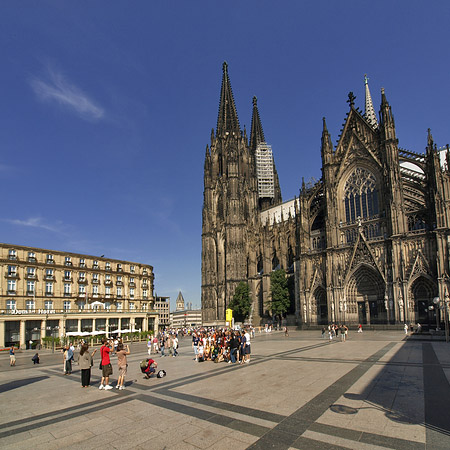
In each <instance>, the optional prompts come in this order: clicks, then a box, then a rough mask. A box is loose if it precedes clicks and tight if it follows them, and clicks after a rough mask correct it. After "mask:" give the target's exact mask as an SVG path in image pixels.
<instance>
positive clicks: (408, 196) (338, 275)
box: [202, 63, 450, 327]
mask: <svg viewBox="0 0 450 450" xmlns="http://www.w3.org/2000/svg"><path fill="white" fill-rule="evenodd" d="M365 91H366V99H365V100H366V102H365V111H364V112H362V111H361V110H359V109H358V108H357V107H355V104H354V99H355V97H354V96H353V93H349V100H348V103H349V111H348V113H347V116H346V120H345V123H344V127H343V130H342V133H341V135H340V137H339V140H338V143H337V145H336V147H333V144H332V142H331V137H330V134H329V132H328V130H327V126H326V122H325V119H323V131H322V140H321V155H322V177H321V179H320V181H318V182H316V183H314V184H308V185H306V184H305V183H303V184H302V186H301V187H300V191H299V196H298V197H296V198H294V199H291V200H289V201H284V202H283V201H282V197H281V189H280V184H279V180H278V175H277V171H276V168H275V163H274V158H273V155H272V151H271V148H270V146H269V145H268V144H267V142H266V140H265V137H264V133H263V128H262V124H261V120H260V116H259V112H258V107H257V102H256V98H254V99H253V115H252V123H251V131H250V137H249V138H248V137H247V132H246V130H245V127H244V130H243V131H242V130H241V127H240V124H239V119H238V115H237V110H236V106H235V102H234V98H233V93H232V89H231V84H230V79H229V75H228V66H227V64H226V63H224V65H223V78H222V86H221V93H220V101H219V114H218V119H217V127H216V130H215V132H214V130H212V132H211V142H210V145H208V146H207V147H206V155H205V165H204V199H203V222H202V311H203V323H204V324H211V325H213V324H217V325H219V324H223V323H224V322H225V310H226V308H227V305H228V304H229V302H230V301H231V299H232V297H233V295H234V291H235V289H236V287H237V285H238V284H239V283H240V282H241V281H244V282H246V283H248V285H249V287H250V293H251V299H252V311H251V314H250V318H249V320H250V321H251V322H252V323H253V324H254V325H259V324H261V323H263V322H265V321H267V320H268V319H269V318H270V311H268V310H267V304H268V300H270V274H271V272H272V271H273V270H275V269H283V270H284V271H285V272H286V276H287V277H288V279H289V280H290V286H291V289H290V292H291V310H290V313H291V315H292V317H295V320H296V323H297V325H299V326H314V325H325V324H328V323H333V322H335V323H342V322H345V323H347V324H358V323H361V324H370V325H377V324H379V325H389V324H391V325H396V324H400V323H401V324H403V323H416V322H419V323H421V324H422V325H423V326H425V327H426V326H427V325H428V326H429V327H433V326H434V327H439V325H440V322H441V321H443V320H444V314H443V311H441V310H440V307H442V306H443V305H445V302H447V303H448V298H449V295H448V292H449V288H450V277H449V249H450V237H449V235H450V230H449V223H450V222H449V221H450V173H449V170H448V169H449V168H450V165H449V163H450V153H449V152H448V146H447V147H446V148H443V149H438V148H437V146H436V145H435V143H434V141H433V138H432V135H431V132H430V131H429V132H428V142H427V147H426V151H425V153H423V154H421V153H416V152H412V151H408V150H404V149H401V148H400V147H399V146H398V139H397V136H396V130H395V123H394V117H393V114H392V110H391V106H390V105H389V103H388V101H387V99H386V95H385V93H384V90H382V93H381V106H380V112H379V120H377V116H376V114H375V112H374V108H373V103H372V99H371V96H370V91H369V87H368V84H367V78H366V79H365Z"/></svg>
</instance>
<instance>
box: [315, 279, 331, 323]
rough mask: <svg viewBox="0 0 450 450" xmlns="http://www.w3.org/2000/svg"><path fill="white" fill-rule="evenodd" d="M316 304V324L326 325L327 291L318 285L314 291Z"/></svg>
mask: <svg viewBox="0 0 450 450" xmlns="http://www.w3.org/2000/svg"><path fill="white" fill-rule="evenodd" d="M314 300H315V305H316V315H317V325H328V304H327V293H326V291H325V289H324V288H322V287H318V288H317V289H316V290H315V291H314Z"/></svg>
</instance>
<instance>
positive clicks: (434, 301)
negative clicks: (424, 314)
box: [430, 297, 441, 331]
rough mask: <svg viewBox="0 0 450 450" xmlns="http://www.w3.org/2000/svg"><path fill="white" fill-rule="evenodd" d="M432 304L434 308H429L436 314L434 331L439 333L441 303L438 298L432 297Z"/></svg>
mask: <svg viewBox="0 0 450 450" xmlns="http://www.w3.org/2000/svg"><path fill="white" fill-rule="evenodd" d="M433 303H434V307H433V306H431V307H430V308H431V309H434V313H435V314H436V331H439V330H440V328H439V313H438V312H439V305H440V303H441V300H440V298H439V297H434V298H433Z"/></svg>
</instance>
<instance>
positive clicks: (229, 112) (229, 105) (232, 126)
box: [217, 62, 240, 136]
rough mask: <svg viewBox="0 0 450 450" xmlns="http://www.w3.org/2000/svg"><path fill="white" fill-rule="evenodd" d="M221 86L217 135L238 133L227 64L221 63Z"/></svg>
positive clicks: (237, 120)
mask: <svg viewBox="0 0 450 450" xmlns="http://www.w3.org/2000/svg"><path fill="white" fill-rule="evenodd" d="M222 70H223V76H222V88H221V90H220V103H219V116H218V118H217V135H219V136H223V135H224V134H226V133H227V132H228V133H233V132H234V133H236V134H238V135H239V134H240V126H239V119H238V115H237V111H236V105H235V103H234V98H233V91H232V90H231V83H230V79H229V77H228V64H227V63H226V62H224V63H223V65H222Z"/></svg>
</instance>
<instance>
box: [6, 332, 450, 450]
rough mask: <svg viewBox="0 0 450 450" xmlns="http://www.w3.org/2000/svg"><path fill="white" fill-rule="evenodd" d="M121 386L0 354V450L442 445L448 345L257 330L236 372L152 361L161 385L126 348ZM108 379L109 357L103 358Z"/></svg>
mask: <svg viewBox="0 0 450 450" xmlns="http://www.w3.org/2000/svg"><path fill="white" fill-rule="evenodd" d="M131 351H132V354H131V355H130V357H129V368H128V379H127V382H126V389H125V390H123V391H118V390H117V389H112V390H110V391H102V390H99V389H98V384H99V380H100V371H99V370H98V362H99V359H98V354H97V355H96V359H95V364H94V368H93V370H92V372H93V376H92V383H93V386H92V387H90V388H89V389H82V388H81V383H80V372H79V369H78V366H76V365H75V366H74V372H73V374H72V375H70V376H65V375H64V374H63V365H62V355H61V353H55V354H52V353H51V351H43V352H42V353H41V362H42V364H40V365H39V366H33V365H32V362H31V357H32V354H33V353H32V352H30V351H23V352H21V353H18V354H17V366H16V367H9V356H8V354H7V353H6V352H3V353H2V354H1V355H0V393H1V406H2V408H1V411H0V423H1V425H0V448H2V449H9V448H16V449H17V448H20V449H28V448H33V449H36V450H37V449H59V448H73V449H96V448H117V449H127V448H137V449H155V450H156V449H167V450H168V449H183V450H189V449H218V450H219V449H232V450H239V449H246V448H249V449H269V448H275V449H331V448H333V449H336V448H337V449H339V448H350V449H358V450H360V449H377V448H380V449H381V448H383V449H385V448H394V449H409V450H411V449H425V448H429V449H440V448H442V449H449V448H450V384H449V380H450V344H446V343H445V342H428V341H422V340H410V341H405V340H404V334H403V333H401V332H398V331H386V332H381V331H380V332H369V331H365V332H364V333H361V334H358V333H356V332H355V331H351V332H350V335H349V339H348V341H347V342H345V343H341V342H339V341H334V342H331V343H329V342H328V341H327V340H322V339H321V336H320V332H318V331H291V333H290V336H289V337H285V336H284V334H283V333H280V332H278V333H277V332H275V333H272V334H265V333H262V334H261V335H258V334H257V335H256V338H255V339H254V340H253V341H252V360H251V362H250V363H249V364H246V365H243V366H239V365H230V364H225V363H219V364H214V363H212V362H204V363H196V362H195V361H193V354H192V351H191V346H190V339H189V338H184V339H182V340H181V348H180V356H179V357H177V358H172V357H165V358H161V357H160V356H159V355H158V356H156V357H155V359H156V361H157V362H158V364H159V367H158V368H163V369H165V370H166V371H167V376H166V377H165V378H162V379H157V378H152V379H150V380H145V379H143V377H142V374H141V373H140V370H139V361H140V360H141V359H143V358H144V357H146V346H145V343H133V344H132V346H131ZM112 363H113V367H114V375H113V376H112V377H111V379H112V380H113V382H112V384H113V385H115V381H116V380H117V361H116V359H115V358H112Z"/></svg>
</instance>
